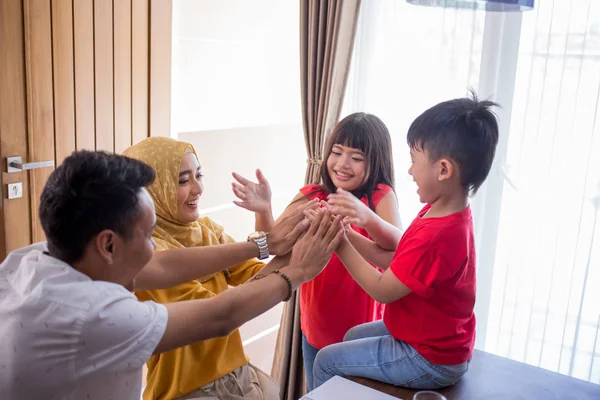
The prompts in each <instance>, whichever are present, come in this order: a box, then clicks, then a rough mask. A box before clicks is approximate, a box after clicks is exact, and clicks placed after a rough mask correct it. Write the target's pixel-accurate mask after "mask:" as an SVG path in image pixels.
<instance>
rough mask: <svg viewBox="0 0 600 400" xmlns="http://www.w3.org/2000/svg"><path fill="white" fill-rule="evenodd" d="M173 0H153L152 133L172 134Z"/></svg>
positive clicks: (151, 43) (151, 59) (153, 134)
mask: <svg viewBox="0 0 600 400" xmlns="http://www.w3.org/2000/svg"><path fill="white" fill-rule="evenodd" d="M172 14H173V4H172V1H171V0H150V136H170V135H171V111H170V110H171V41H172V34H171V27H172V19H173V18H172Z"/></svg>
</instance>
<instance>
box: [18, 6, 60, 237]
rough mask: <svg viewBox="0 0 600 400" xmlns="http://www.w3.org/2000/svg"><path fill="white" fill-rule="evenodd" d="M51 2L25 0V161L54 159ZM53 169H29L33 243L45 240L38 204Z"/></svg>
mask: <svg viewBox="0 0 600 400" xmlns="http://www.w3.org/2000/svg"><path fill="white" fill-rule="evenodd" d="M51 18H52V17H51V12H50V2H49V1H37V0H25V3H24V26H25V71H26V77H25V80H26V82H27V131H28V135H27V138H28V148H29V152H28V153H29V157H27V158H25V159H24V160H23V161H28V162H38V161H46V160H54V118H53V116H54V105H53V95H52V94H53V90H52V89H53V87H52V84H53V81H52V28H51V26H52V25H51ZM52 170H53V168H40V169H35V170H31V171H29V177H30V179H31V183H30V190H31V194H30V196H31V222H32V239H33V241H34V242H39V241H41V240H44V232H43V231H42V227H41V225H40V223H39V216H38V204H39V198H40V195H41V194H42V190H43V188H44V185H45V184H46V180H47V179H48V176H49V175H50V173H51V172H52Z"/></svg>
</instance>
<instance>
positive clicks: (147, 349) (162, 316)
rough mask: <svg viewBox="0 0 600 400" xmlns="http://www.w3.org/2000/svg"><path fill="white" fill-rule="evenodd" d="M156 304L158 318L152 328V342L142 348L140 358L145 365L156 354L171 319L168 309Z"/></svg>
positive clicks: (144, 344)
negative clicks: (155, 351)
mask: <svg viewBox="0 0 600 400" xmlns="http://www.w3.org/2000/svg"><path fill="white" fill-rule="evenodd" d="M154 304H155V305H156V318H155V320H154V326H153V327H152V332H151V335H150V338H149V339H150V340H146V341H144V343H143V344H142V346H141V348H140V355H141V357H140V358H141V359H143V360H144V361H143V363H145V362H146V361H147V360H148V359H149V358H150V356H152V354H154V350H156V348H157V347H158V344H159V343H160V341H161V339H162V338H163V336H164V334H165V330H166V329H167V321H168V319H169V313H168V311H167V307H166V306H165V305H164V304H160V303H154Z"/></svg>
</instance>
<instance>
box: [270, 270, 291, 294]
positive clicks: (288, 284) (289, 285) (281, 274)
mask: <svg viewBox="0 0 600 400" xmlns="http://www.w3.org/2000/svg"><path fill="white" fill-rule="evenodd" d="M273 273H274V274H277V275H279V276H280V277H282V278H283V279H284V280H285V282H286V283H287V286H288V295H287V297H286V298H285V299H283V301H288V300H289V299H291V298H292V281H291V280H290V278H289V277H288V276H287V275H286V274H284V273H283V272H281V271H280V270H278V269H274V270H273Z"/></svg>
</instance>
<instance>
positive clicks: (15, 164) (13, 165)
mask: <svg viewBox="0 0 600 400" xmlns="http://www.w3.org/2000/svg"><path fill="white" fill-rule="evenodd" d="M46 167H54V160H49V161H39V162H31V163H23V160H22V159H21V156H14V157H6V172H9V173H10V172H21V171H26V170H29V169H36V168H46Z"/></svg>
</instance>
